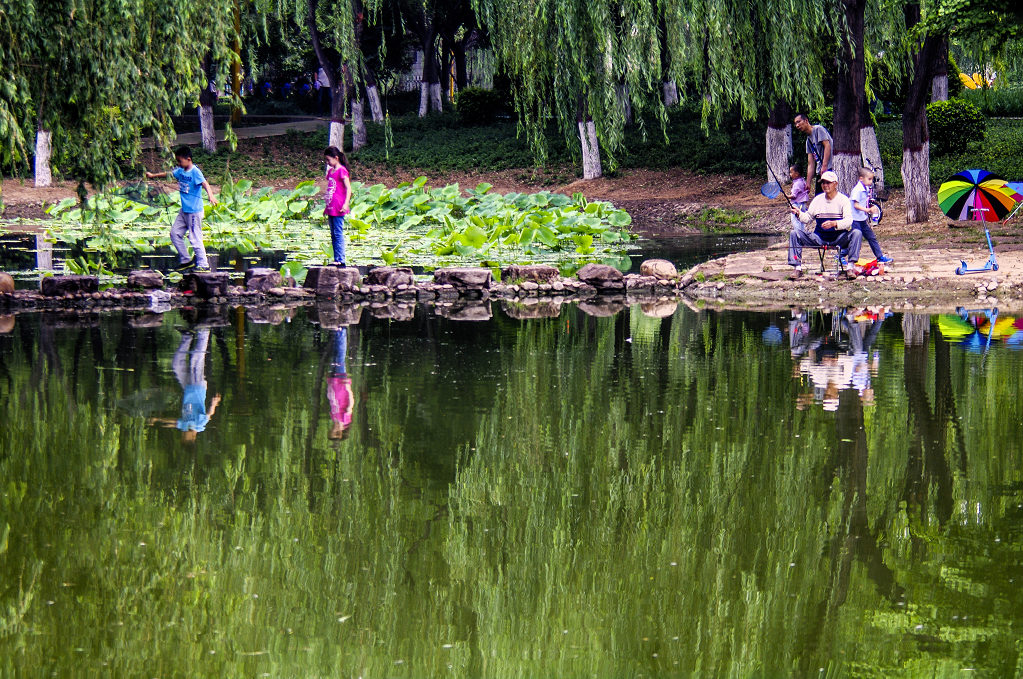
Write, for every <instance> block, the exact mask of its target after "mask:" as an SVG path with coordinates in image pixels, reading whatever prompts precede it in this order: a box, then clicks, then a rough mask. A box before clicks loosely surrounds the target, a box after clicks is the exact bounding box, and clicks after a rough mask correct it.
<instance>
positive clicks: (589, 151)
mask: <svg viewBox="0 0 1023 679" xmlns="http://www.w3.org/2000/svg"><path fill="white" fill-rule="evenodd" d="M579 141H580V142H581V143H582V150H583V179H597V178H598V177H601V176H603V174H604V171H603V170H602V169H601V166H600V145H599V144H598V143H597V126H596V125H594V124H593V121H592V120H589V119H586V120H580V121H579Z"/></svg>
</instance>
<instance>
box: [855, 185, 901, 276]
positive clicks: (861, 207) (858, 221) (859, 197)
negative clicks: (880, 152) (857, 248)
mask: <svg viewBox="0 0 1023 679" xmlns="http://www.w3.org/2000/svg"><path fill="white" fill-rule="evenodd" d="M873 185H874V173H873V172H872V171H871V170H868V169H867V168H865V167H861V168H860V181H859V182H857V184H856V186H854V187H853V190H852V191H851V192H850V193H849V202H851V203H852V214H853V228H854V229H859V230H860V231H861V232H862V233H863V239H864V240H866V241H867V243H868V244H869V245H870V250H871V252H873V253H874V259H876V260H877V261H879V262H883V263H886V264H887V263H888V262H890V261H892V258H891V257H885V256H884V252H883V251H882V250H881V244H880V243H878V242H877V236H876V235H874V228H873V227H872V226H871V223H870V222H871V219H870V218H871V217H873V216H874V215H875V214H876V213H877V211H878V209H877V206H876V205H871V204H870V187H872V186H873ZM852 261H855V260H852Z"/></svg>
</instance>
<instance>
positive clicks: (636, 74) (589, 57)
mask: <svg viewBox="0 0 1023 679" xmlns="http://www.w3.org/2000/svg"><path fill="white" fill-rule="evenodd" d="M476 11H477V14H478V16H479V19H480V22H481V24H483V25H484V26H485V27H486V28H487V30H488V31H489V34H490V36H491V39H492V41H493V45H494V50H495V53H496V55H497V57H498V60H499V61H500V62H501V64H502V67H503V68H504V69H505V70H506V71H507V72H508V74H509V75H510V76H511V78H512V83H513V85H512V89H513V94H514V97H515V106H516V110H517V111H518V114H519V124H520V125H521V126H522V128H523V129H524V131H525V134H526V137H527V138H528V139H529V142H530V145H531V146H532V148H533V151H534V153H535V155H536V157H537V159H538V160H539V161H540V162H543V161H544V160H545V159H546V154H547V147H546V139H545V132H546V130H547V126H548V121H549V120H553V121H554V122H555V123H556V124H557V125H558V126H559V127H560V129H561V132H562V134H563V135H564V136H565V138H566V141H567V142H568V143H569V144H570V145H572V138H573V137H575V136H576V135H578V143H579V146H580V148H581V156H582V165H583V178H585V179H593V178H596V177H599V176H601V175H602V174H603V163H602V162H601V148H603V151H604V153H605V155H606V157H607V163H608V165H609V167H611V168H613V167H615V165H616V159H615V155H616V154H617V153H619V152H620V151H621V150H622V147H623V142H624V132H625V124H626V123H625V107H624V106H623V100H622V97H623V96H624V98H625V101H627V102H628V104H629V105H630V106H631V109H632V112H633V115H635V116H636V119H637V120H638V121H640V123H642V114H643V112H644V111H646V110H648V109H652V110H653V111H655V112H656V114H657V116H658V117H659V118H660V119H661V121H662V123H663V120H664V108H663V105H662V104H661V102H660V98H659V91H660V66H661V54H660V46H659V43H658V38H657V23H658V20H657V13H656V7H655V5H654V4H652V3H651V2H650V1H649V0H589V1H587V0H476Z"/></svg>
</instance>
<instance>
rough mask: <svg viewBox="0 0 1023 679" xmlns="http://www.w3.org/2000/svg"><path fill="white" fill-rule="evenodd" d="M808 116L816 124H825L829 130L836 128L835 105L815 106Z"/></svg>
mask: <svg viewBox="0 0 1023 679" xmlns="http://www.w3.org/2000/svg"><path fill="white" fill-rule="evenodd" d="M806 117H808V118H809V119H810V122H811V123H812V124H814V125H823V126H824V127H826V128H827V129H828V130H833V129H835V107H834V106H821V107H820V108H815V109H813V110H812V111H810V112H809V113H807V114H806Z"/></svg>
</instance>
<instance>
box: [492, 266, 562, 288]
mask: <svg viewBox="0 0 1023 679" xmlns="http://www.w3.org/2000/svg"><path fill="white" fill-rule="evenodd" d="M560 275H561V273H560V272H559V271H558V269H557V267H553V266H551V265H549V264H527V265H520V264H512V265H510V266H506V267H504V268H503V269H501V282H502V283H505V284H516V283H525V282H526V281H530V282H533V283H553V282H554V281H556V280H557V279H558V277H559V276H560Z"/></svg>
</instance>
